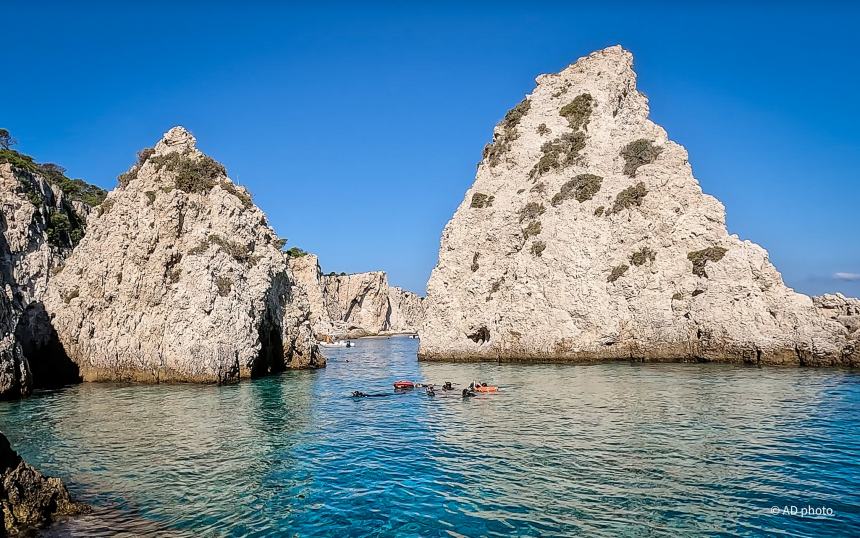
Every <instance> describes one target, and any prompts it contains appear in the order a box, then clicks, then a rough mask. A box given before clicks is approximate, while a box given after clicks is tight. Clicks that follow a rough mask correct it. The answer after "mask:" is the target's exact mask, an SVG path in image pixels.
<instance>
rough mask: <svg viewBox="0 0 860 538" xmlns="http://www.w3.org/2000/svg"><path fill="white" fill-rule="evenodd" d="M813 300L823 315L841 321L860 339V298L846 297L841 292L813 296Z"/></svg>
mask: <svg viewBox="0 0 860 538" xmlns="http://www.w3.org/2000/svg"><path fill="white" fill-rule="evenodd" d="M812 302H813V303H814V304H815V308H817V309H818V311H819V312H820V313H821V315H823V316H824V317H826V318H827V319H832V320H833V321H836V322H839V323H841V324H842V325H843V326H844V327H845V328H846V329H847V330H848V333H849V334H850V335H851V338H853V339H855V340H860V299H855V298H852V297H845V296H844V295H842V294H841V293H832V294H831V293H828V294H825V295H822V296H820V297H813V298H812Z"/></svg>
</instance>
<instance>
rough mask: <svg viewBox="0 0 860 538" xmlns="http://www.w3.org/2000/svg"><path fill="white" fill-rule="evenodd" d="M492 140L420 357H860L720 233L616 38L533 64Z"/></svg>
mask: <svg viewBox="0 0 860 538" xmlns="http://www.w3.org/2000/svg"><path fill="white" fill-rule="evenodd" d="M493 138H494V139H493V143H492V144H491V145H489V146H488V147H487V148H486V150H485V152H484V159H483V160H482V162H481V164H480V165H479V168H478V173H477V177H476V179H475V182H474V184H473V185H472V187H471V189H469V191H468V192H467V194H466V198H465V199H464V200H463V202H462V204H461V205H460V207H459V208H458V209H457V211H456V213H455V215H454V217H453V219H452V220H451V221H450V222H449V223H448V225H447V226H446V227H445V230H444V232H443V235H442V241H441V247H440V251H439V261H438V265H437V266H436V268H435V269H434V271H433V273H432V276H431V278H430V281H429V284H428V295H427V299H426V314H425V319H424V324H423V327H422V330H421V331H420V336H421V347H420V351H419V357H420V358H422V359H448V360H482V359H483V360H502V361H504V360H570V361H589V360H601V359H638V360H675V361H724V362H743V363H754V364H800V365H840V364H841V365H849V364H850V365H858V364H860V351H858V347H860V346H857V345H856V343H852V342H851V341H850V339H849V338H848V335H847V331H846V329H845V328H844V327H843V326H842V325H840V324H838V323H836V322H834V321H831V320H829V319H826V318H825V317H824V316H822V315H820V314H819V313H818V312H817V311H816V308H815V306H814V305H813V302H812V300H811V299H810V298H809V297H807V296H804V295H800V294H798V293H795V292H794V291H792V290H791V289H789V288H787V287H786V286H785V284H784V283H783V281H782V278H781V276H780V274H779V272H777V270H776V269H775V268H774V267H773V265H771V263H770V261H769V260H768V256H767V252H765V250H764V249H762V248H761V247H759V246H758V245H756V244H754V243H751V242H749V241H742V240H740V239H738V237H737V236H734V235H729V234H728V233H727V231H726V225H725V211H724V208H723V206H722V204H720V202H719V201H717V200H716V199H715V198H713V197H711V196H708V195H706V194H703V193H702V190H701V188H700V187H699V184H698V182H697V181H696V179H695V178H694V177H693V174H692V171H691V168H690V165H689V163H688V160H687V152H686V151H685V150H684V148H683V147H681V146H680V145H678V144H676V143H674V142H672V141H670V140H669V139H668V138H667V135H666V132H665V131H664V130H663V129H662V128H661V127H659V126H657V125H655V124H654V123H653V122H651V121H650V120H649V119H648V102H647V99H646V97H645V96H644V95H643V94H641V93H639V92H638V91H637V90H636V75H635V73H634V72H633V69H632V56H631V54H630V53H629V52H627V51H625V50H623V49H622V48H621V47H611V48H608V49H605V50H602V51H598V52H595V53H593V54H591V55H590V56H588V57H586V58H582V59H580V60H579V61H577V62H576V63H575V64H573V65H571V66H569V67H567V68H566V69H564V70H563V71H562V72H561V73H558V74H554V75H544V76H541V77H538V79H537V87H536V88H535V90H534V91H533V92H532V94H531V95H529V96H527V97H526V99H525V100H523V101H522V102H521V103H520V104H518V105H517V106H516V107H515V108H514V109H512V110H511V111H510V112H508V114H507V116H505V118H504V120H503V121H502V122H501V123H500V124H499V125H498V126H497V127H496V129H495V132H494V137H493Z"/></svg>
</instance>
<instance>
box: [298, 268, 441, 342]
mask: <svg viewBox="0 0 860 538" xmlns="http://www.w3.org/2000/svg"><path fill="white" fill-rule="evenodd" d="M289 267H290V273H291V275H292V277H293V278H294V279H295V280H296V282H298V283H299V285H300V286H301V287H302V288H303V289H304V291H305V294H306V296H307V297H308V300H309V303H310V312H311V315H310V319H311V324H312V326H313V330H314V333H315V334H316V336H317V338H318V339H319V340H321V341H330V340H334V339H338V338H356V337H361V336H371V335H379V334H391V333H409V332H415V331H417V330H418V326H419V325H420V323H421V318H422V317H423V314H424V308H423V299H422V298H421V297H419V296H418V295H416V294H414V293H412V292H410V291H406V290H404V289H401V288H398V287H396V286H389V285H388V276H387V275H386V274H385V272H383V271H370V272H366V273H352V274H346V273H342V274H335V273H329V274H327V275H326V274H323V273H322V271H321V270H320V266H319V260H318V258H317V257H316V256H314V255H313V254H305V255H303V256H300V257H295V258H291V259H290V260H289Z"/></svg>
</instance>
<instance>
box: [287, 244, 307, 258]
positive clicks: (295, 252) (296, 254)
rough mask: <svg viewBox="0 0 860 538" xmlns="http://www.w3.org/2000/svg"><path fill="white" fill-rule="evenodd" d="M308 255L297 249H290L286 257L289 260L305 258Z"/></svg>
mask: <svg viewBox="0 0 860 538" xmlns="http://www.w3.org/2000/svg"><path fill="white" fill-rule="evenodd" d="M307 255H308V253H307V252H306V251H304V250H302V249H300V248H299V247H292V248H290V249H289V250H287V257H289V258H301V257H302V256H307Z"/></svg>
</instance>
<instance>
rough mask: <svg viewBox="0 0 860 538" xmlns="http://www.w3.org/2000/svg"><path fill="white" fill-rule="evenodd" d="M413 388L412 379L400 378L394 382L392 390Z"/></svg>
mask: <svg viewBox="0 0 860 538" xmlns="http://www.w3.org/2000/svg"><path fill="white" fill-rule="evenodd" d="M414 388H415V383H413V382H412V381H406V380H400V381H395V382H394V390H410V389H414Z"/></svg>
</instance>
